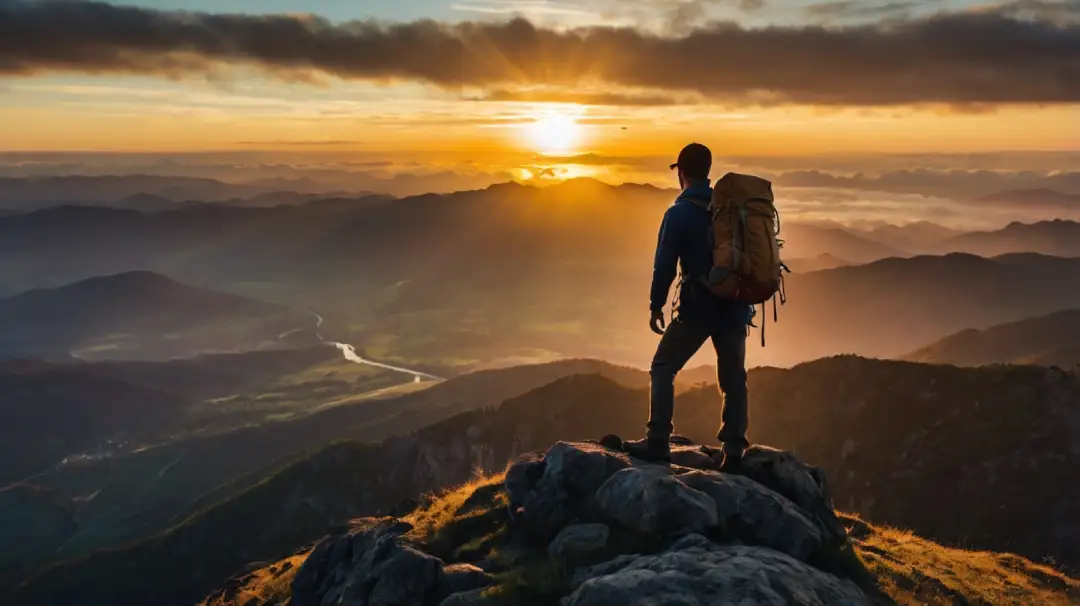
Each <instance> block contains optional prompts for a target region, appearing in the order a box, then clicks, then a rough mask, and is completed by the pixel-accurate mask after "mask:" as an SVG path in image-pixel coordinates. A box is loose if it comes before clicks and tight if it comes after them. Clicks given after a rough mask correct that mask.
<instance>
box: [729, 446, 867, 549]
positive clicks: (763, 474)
mask: <svg viewBox="0 0 1080 606" xmlns="http://www.w3.org/2000/svg"><path fill="white" fill-rule="evenodd" d="M740 473H741V474H742V475H745V476H746V477H748V478H750V479H751V480H754V481H755V482H757V483H759V484H761V485H762V486H764V487H766V488H768V489H770V490H772V491H773V492H776V493H779V494H781V495H783V496H785V497H787V498H788V499H790V500H791V501H792V502H794V503H795V504H796V505H798V506H799V507H800V508H802V509H803V511H805V512H807V513H808V514H809V515H810V517H811V519H812V520H813V521H814V522H815V523H816V524H817V525H818V527H819V528H820V530H821V532H822V536H823V537H824V538H825V539H826V540H828V541H834V542H843V541H845V540H846V537H847V531H846V529H845V528H844V524H843V522H841V521H840V519H839V518H837V517H836V509H835V507H834V505H833V502H832V497H830V495H829V490H828V487H827V486H826V482H825V472H823V471H822V470H821V469H818V468H817V467H812V466H810V465H807V464H805V463H803V462H802V461H800V460H799V459H798V458H796V456H795V455H794V454H793V453H791V452H788V451H784V450H776V449H773V448H768V447H766V446H754V447H752V448H750V449H748V450H747V451H746V455H745V456H744V457H743V464H742V469H741V470H740Z"/></svg>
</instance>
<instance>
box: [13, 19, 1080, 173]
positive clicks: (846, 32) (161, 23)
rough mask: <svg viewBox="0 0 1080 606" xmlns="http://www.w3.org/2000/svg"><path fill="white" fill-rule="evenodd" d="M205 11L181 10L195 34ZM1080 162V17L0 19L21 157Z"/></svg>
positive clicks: (195, 25)
mask: <svg viewBox="0 0 1080 606" xmlns="http://www.w3.org/2000/svg"><path fill="white" fill-rule="evenodd" d="M178 11H182V12H178ZM688 140H701V141H705V142H707V143H709V144H710V145H712V146H713V147H714V149H715V150H716V151H717V152H718V153H721V154H723V153H727V154H739V155H763V156H768V155H814V154H826V153H838V152H853V151H861V152H873V153H967V152H986V151H1009V150H1075V149H1078V148H1080V1H1078V0H1011V1H1007V2H993V3H987V2H978V1H972V0H871V1H861V0H825V1H818V0H581V1H577V2H557V1H543V0H454V1H446V0H392V1H391V0H303V1H301V0H127V1H125V2H119V1H117V2H113V3H104V2H81V1H78V0H76V1H60V2H55V1H49V0H40V1H39V0H0V150H7V151H14V150H31V151H32V150H75V151H89V150H100V151H134V152H138V151H147V152H148V151H156V152H163V151H207V150H253V149H274V150H294V151H296V150H319V151H326V150H337V151H340V152H341V153H368V154H370V153H385V154H388V155H395V154H396V155H408V154H411V153H420V152H424V153H435V154H439V153H442V154H448V155H449V154H457V155H461V154H465V155H468V154H474V155H476V157H480V156H483V157H492V158H497V157H499V155H500V154H503V153H510V152H513V153H540V154H558V155H567V154H580V153H597V154H611V153H616V152H617V153H620V154H628V155H656V154H657V153H661V151H660V150H668V149H673V148H674V149H677V147H678V146H679V145H681V144H682V143H685V142H686V141H688Z"/></svg>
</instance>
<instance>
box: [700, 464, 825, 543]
mask: <svg viewBox="0 0 1080 606" xmlns="http://www.w3.org/2000/svg"><path fill="white" fill-rule="evenodd" d="M679 480H680V481H681V482H683V483H685V484H686V485H687V486H689V487H691V488H693V489H695V490H698V491H701V492H703V493H705V494H707V495H709V497H711V498H712V500H713V502H714V503H715V504H716V511H717V514H718V515H719V517H720V525H721V526H722V527H723V528H724V530H725V533H726V534H727V536H728V537H730V538H733V539H739V540H742V541H744V542H747V543H750V544H753V545H761V546H764V547H771V548H772V549H775V550H777V551H782V552H784V553H786V554H787V555H789V556H792V557H794V558H797V559H800V560H805V559H806V558H807V557H809V556H810V554H812V553H814V552H815V551H817V549H818V548H819V547H820V546H821V531H820V530H819V529H818V526H817V524H815V523H814V522H812V521H811V520H810V519H808V518H807V517H806V515H804V514H803V512H802V511H801V510H800V509H799V508H798V507H797V506H796V505H795V504H794V503H792V502H791V501H789V500H788V499H786V498H784V497H783V496H780V495H779V494H776V493H775V492H772V491H771V490H769V489H767V488H765V487H764V486H762V485H760V484H758V483H757V482H754V481H753V480H750V479H748V478H744V477H741V476H736V475H730V474H724V473H719V472H715V471H693V472H690V473H687V474H683V475H681V476H679Z"/></svg>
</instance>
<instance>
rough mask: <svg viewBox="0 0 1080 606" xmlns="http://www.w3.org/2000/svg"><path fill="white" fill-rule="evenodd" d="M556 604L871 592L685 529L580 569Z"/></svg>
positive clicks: (782, 598) (817, 603)
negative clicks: (663, 542) (676, 537)
mask: <svg viewBox="0 0 1080 606" xmlns="http://www.w3.org/2000/svg"><path fill="white" fill-rule="evenodd" d="M575 583H576V586H577V588H576V589H575V590H574V592H573V593H571V594H570V595H569V596H567V597H566V598H564V599H563V600H562V606H639V605H640V606H647V605H648V606H651V605H653V604H687V605H689V604H755V605H766V606H769V605H775V606H789V605H796V606H855V605H862V604H871V603H872V602H871V600H870V599H868V598H867V596H866V595H865V594H864V593H863V592H862V591H861V590H860V589H859V588H858V587H856V586H855V584H854V583H852V582H851V581H847V580H841V579H839V578H837V577H835V576H833V575H831V574H828V573H825V572H822V571H820V570H817V569H816V568H813V567H811V566H809V565H808V564H804V563H802V562H800V561H799V560H796V559H795V558H792V557H791V556H788V555H786V554H783V553H780V552H778V551H775V550H772V549H768V548H765V547H752V546H744V545H738V546H732V545H729V546H719V545H716V544H714V543H712V542H710V541H709V540H708V539H706V538H705V537H702V536H700V535H689V536H687V537H685V538H683V539H682V540H680V541H678V542H677V543H676V544H675V545H673V546H672V547H671V548H670V549H668V550H667V551H665V552H663V553H660V554H657V555H646V556H623V557H620V558H617V559H615V560H613V561H611V562H606V563H604V564H601V565H599V566H596V567H593V568H590V569H586V570H584V571H582V572H581V573H579V574H578V575H577V576H576V577H575Z"/></svg>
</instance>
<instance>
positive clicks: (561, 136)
mask: <svg viewBox="0 0 1080 606" xmlns="http://www.w3.org/2000/svg"><path fill="white" fill-rule="evenodd" d="M526 136H527V137H528V139H529V144H530V145H531V146H532V147H533V149H534V150H536V151H537V152H539V153H541V154H549V155H555V154H569V153H572V152H575V151H577V146H578V143H580V141H581V125H580V124H578V121H577V116H576V115H574V114H572V113H569V112H563V111H559V112H551V113H545V114H541V115H539V116H537V117H536V118H535V119H534V120H533V121H532V122H530V123H529V124H528V125H527V126H526Z"/></svg>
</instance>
